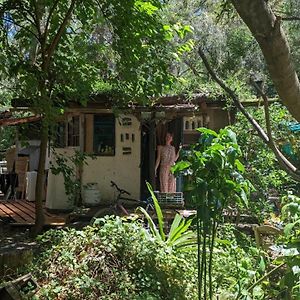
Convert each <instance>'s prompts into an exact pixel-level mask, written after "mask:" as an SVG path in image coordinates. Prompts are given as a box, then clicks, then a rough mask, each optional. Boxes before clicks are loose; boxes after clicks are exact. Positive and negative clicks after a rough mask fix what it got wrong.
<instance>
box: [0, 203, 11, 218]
mask: <svg viewBox="0 0 300 300" xmlns="http://www.w3.org/2000/svg"><path fill="white" fill-rule="evenodd" d="M1 217H2V218H10V216H9V214H7V213H6V212H5V211H4V210H2V205H1V204H0V218H1Z"/></svg>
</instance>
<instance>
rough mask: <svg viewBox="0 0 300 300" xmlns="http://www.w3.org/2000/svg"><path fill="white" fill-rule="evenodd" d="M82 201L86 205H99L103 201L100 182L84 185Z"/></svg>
mask: <svg viewBox="0 0 300 300" xmlns="http://www.w3.org/2000/svg"><path fill="white" fill-rule="evenodd" d="M82 201H83V204H84V205H85V206H97V205H99V204H100V202H101V194H100V191H99V190H98V184H97V183H94V182H91V183H88V184H86V185H84V186H83V189H82Z"/></svg>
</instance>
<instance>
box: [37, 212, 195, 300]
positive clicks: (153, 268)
mask: <svg viewBox="0 0 300 300" xmlns="http://www.w3.org/2000/svg"><path fill="white" fill-rule="evenodd" d="M40 243H41V244H40V246H41V247H42V248H41V250H43V252H42V257H41V258H40V259H39V262H38V263H36V267H35V268H33V272H34V274H35V276H36V278H37V279H38V280H39V283H40V285H41V289H40V291H39V292H38V294H37V296H36V297H38V299H58V298H59V299H78V300H80V299H87V298H88V299H91V300H92V299H128V300H129V299H170V300H174V299H194V298H195V293H196V291H195V284H194V280H195V274H194V269H193V267H192V264H190V262H189V260H188V259H187V257H184V256H182V255H177V256H175V254H174V253H172V252H170V250H169V248H168V247H167V246H166V245H165V244H164V243H161V242H159V241H158V240H157V239H153V238H152V235H150V234H149V233H148V232H147V231H146V230H145V229H144V228H143V227H142V226H141V225H140V224H139V223H137V222H133V223H128V222H126V220H124V219H121V218H119V217H116V218H105V219H97V220H96V221H95V224H94V225H93V226H89V227H86V228H85V229H84V230H82V231H75V230H73V229H70V230H65V231H49V232H47V233H46V234H45V235H43V236H42V237H40ZM49 246H50V248H49ZM47 249H49V250H47Z"/></svg>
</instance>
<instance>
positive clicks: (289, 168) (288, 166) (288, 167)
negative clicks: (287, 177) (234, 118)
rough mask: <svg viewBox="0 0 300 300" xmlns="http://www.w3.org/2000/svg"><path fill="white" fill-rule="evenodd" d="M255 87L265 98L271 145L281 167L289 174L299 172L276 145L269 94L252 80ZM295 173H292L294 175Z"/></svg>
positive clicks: (299, 178)
mask: <svg viewBox="0 0 300 300" xmlns="http://www.w3.org/2000/svg"><path fill="white" fill-rule="evenodd" d="M251 82H252V85H253V86H254V88H255V89H256V90H257V91H258V93H259V94H260V95H261V97H262V98H263V100H264V112H265V120H266V129H267V135H268V137H269V146H270V148H271V149H272V150H273V152H274V154H275V156H276V158H277V160H278V163H279V164H280V165H281V167H282V168H283V169H284V170H285V171H287V172H288V173H289V174H291V172H292V173H293V174H294V173H297V174H299V170H298V169H297V168H296V167H295V166H294V165H293V164H292V163H291V162H290V161H289V160H288V159H287V158H286V157H285V156H284V155H283V154H282V152H281V151H280V150H279V149H278V147H277V146H276V144H275V142H274V139H273V136H272V129H271V120H270V111H269V99H268V97H267V95H266V94H265V93H264V92H263V91H262V90H261V88H260V87H259V86H258V85H257V84H256V83H255V82H254V81H251ZM293 174H291V175H292V176H293ZM297 177H298V179H296V178H295V179H296V180H300V175H297Z"/></svg>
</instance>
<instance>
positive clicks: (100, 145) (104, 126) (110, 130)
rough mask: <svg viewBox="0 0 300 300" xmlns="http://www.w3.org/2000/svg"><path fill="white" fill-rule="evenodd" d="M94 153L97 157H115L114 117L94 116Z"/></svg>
mask: <svg viewBox="0 0 300 300" xmlns="http://www.w3.org/2000/svg"><path fill="white" fill-rule="evenodd" d="M94 153H95V154H98V155H115V117H114V115H95V116H94Z"/></svg>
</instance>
